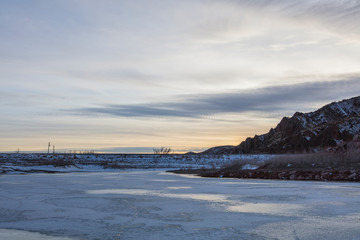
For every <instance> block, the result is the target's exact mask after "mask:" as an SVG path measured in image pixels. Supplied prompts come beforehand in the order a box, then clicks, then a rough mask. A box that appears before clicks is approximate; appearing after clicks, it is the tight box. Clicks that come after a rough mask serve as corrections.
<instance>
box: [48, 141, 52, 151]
mask: <svg viewBox="0 0 360 240" xmlns="http://www.w3.org/2000/svg"><path fill="white" fill-rule="evenodd" d="M50 146H51V144H50V142H49V144H48V154H49V153H50Z"/></svg>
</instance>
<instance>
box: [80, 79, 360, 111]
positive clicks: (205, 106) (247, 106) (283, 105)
mask: <svg viewBox="0 0 360 240" xmlns="http://www.w3.org/2000/svg"><path fill="white" fill-rule="evenodd" d="M358 89H360V76H352V77H349V78H348V79H346V80H337V81H326V82H315V83H301V84H293V85H282V86H271V87H266V88H259V89H254V90H246V91H245V90H239V91H233V92H226V93H217V94H196V95H195V94H193V95H187V96H186V97H181V98H180V97H178V99H177V101H169V102H152V103H151V102H150V103H144V104H136V105H105V106H103V107H94V108H80V109H76V110H75V112H76V114H85V115H110V116H114V117H150V118H159V117H160V118H161V117H185V118H189V117H191V118H202V117H204V116H205V117H208V116H214V115H219V114H227V113H235V114H239V113H245V112H258V113H259V112H261V113H269V114H273V113H278V112H283V113H291V112H295V111H298V110H301V109H304V110H309V109H314V104H323V103H327V102H329V101H332V100H334V96H336V98H337V100H341V99H342V98H349V97H353V96H357V95H358V94H359V92H358ZM297 108H301V109H297Z"/></svg>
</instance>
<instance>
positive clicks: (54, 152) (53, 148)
mask: <svg viewBox="0 0 360 240" xmlns="http://www.w3.org/2000/svg"><path fill="white" fill-rule="evenodd" d="M53 154H55V145H53Z"/></svg>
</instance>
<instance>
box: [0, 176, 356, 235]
mask: <svg viewBox="0 0 360 240" xmlns="http://www.w3.org/2000/svg"><path fill="white" fill-rule="evenodd" d="M0 189H1V192H0V239H9V240H12V239H31V240H32V239H40V240H42V239H50V240H63V239H102V240H103V239H114V240H115V239H136V240H139V239H154V240H155V239H156V240H158V239H182V240H184V239H294V240H295V239H327V240H329V239H336V240H337V239H342V240H347V239H349V240H350V239H351V240H355V239H360V184H359V183H334V182H331V183H326V182H301V181H269V180H238V179H215V178H198V177H194V176H190V175H176V174H171V173H166V172H165V171H163V170H161V171H160V170H123V171H118V172H97V173H64V174H27V175H11V174H10V175H0Z"/></svg>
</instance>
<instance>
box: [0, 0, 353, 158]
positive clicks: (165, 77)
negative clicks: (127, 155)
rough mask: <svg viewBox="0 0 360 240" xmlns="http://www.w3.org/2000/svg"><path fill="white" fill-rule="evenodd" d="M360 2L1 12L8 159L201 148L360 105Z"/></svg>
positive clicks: (19, 4) (110, 5)
mask: <svg viewBox="0 0 360 240" xmlns="http://www.w3.org/2000/svg"><path fill="white" fill-rule="evenodd" d="M359 22H360V3H359V2H358V1H354V0H342V1H340V0H316V1H314V0H312V1H310V0H304V1H296V2H294V1H285V0H267V1H265V0H251V1H250V0H228V1H226V0H225V1H212V0H191V1H190V0H184V1H175V0H173V1H171V0H170V1H169V0H166V1H165V0H147V1H145V0H143V1H142V0H140V1H125V0H123V1H121V0H117V1H110V0H109V1H95V0H94V1H91V0H86V1H85V0H84V1H82V0H73V1H66V0H61V1H56V0H54V1H45V0H43V1H40V0H39V1H36V0H33V1H25V0H24V1H20V0H11V1H10V0H9V1H6V0H4V1H1V2H0V52H1V54H0V63H1V64H0V70H1V71H0V84H1V85H0V86H1V88H0V101H1V105H0V108H1V109H0V110H1V113H2V114H1V118H0V128H1V132H0V151H14V150H16V149H18V148H19V149H20V150H23V151H43V150H45V149H46V148H47V143H48V142H49V141H51V142H52V143H53V144H55V145H56V147H57V148H58V149H61V150H62V151H65V150H70V149H95V150H97V151H102V150H103V151H112V150H114V151H126V152H128V151H130V152H131V151H134V152H139V151H140V152H141V151H147V150H150V151H151V148H152V147H160V146H167V147H172V148H173V149H174V150H175V151H179V152H185V151H190V150H196V151H199V150H201V149H206V148H208V147H212V146H217V145H228V144H230V145H237V144H239V143H240V142H241V141H242V140H244V139H245V138H246V137H248V136H253V135H255V134H261V133H265V132H267V131H268V130H269V129H270V128H271V127H273V126H275V124H276V123H277V122H278V121H279V120H280V119H281V117H282V116H290V115H292V114H293V113H294V112H296V111H304V112H306V111H312V110H315V109H317V108H318V107H321V106H322V105H324V104H326V103H329V102H332V101H337V100H342V99H344V98H350V97H354V96H358V95H360V94H359V89H360V79H359V78H360V69H359V62H360V38H359V37H360V28H359V27H358V26H357V25H358V23H359Z"/></svg>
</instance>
